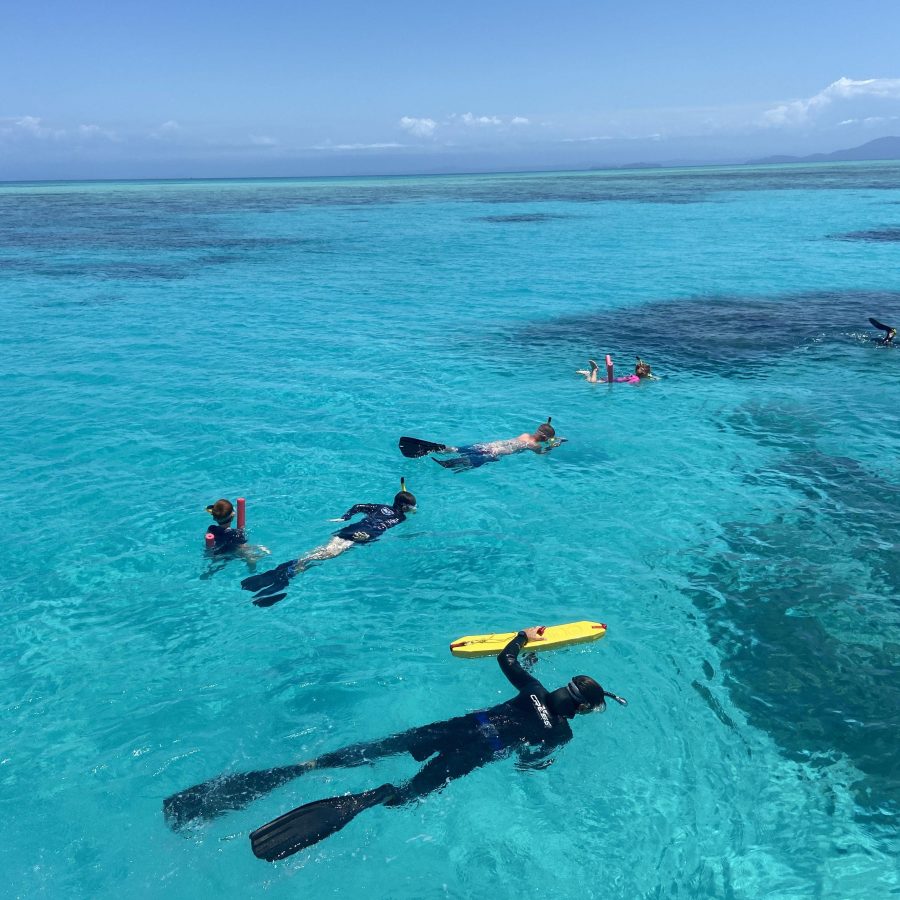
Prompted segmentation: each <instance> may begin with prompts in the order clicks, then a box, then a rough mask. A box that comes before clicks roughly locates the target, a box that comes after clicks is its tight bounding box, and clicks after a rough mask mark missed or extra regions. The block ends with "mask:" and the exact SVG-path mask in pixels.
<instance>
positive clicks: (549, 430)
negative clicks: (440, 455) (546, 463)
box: [432, 417, 566, 472]
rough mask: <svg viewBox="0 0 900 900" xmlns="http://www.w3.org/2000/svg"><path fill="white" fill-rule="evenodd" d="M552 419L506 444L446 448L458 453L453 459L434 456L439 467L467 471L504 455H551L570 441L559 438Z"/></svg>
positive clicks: (491, 442)
mask: <svg viewBox="0 0 900 900" xmlns="http://www.w3.org/2000/svg"><path fill="white" fill-rule="evenodd" d="M551 419H552V417H551V418H548V419H547V421H546V422H544V423H542V424H541V425H538V427H537V428H536V429H535V431H534V432H533V433H531V434H529V433H527V432H526V433H525V434H520V435H519V436H518V437H514V438H507V439H506V440H502V441H490V442H488V443H486V444H471V445H470V446H468V447H445V448H444V451H443V452H446V453H458V454H459V455H458V456H454V457H451V458H450V459H437V458H435V457H432V459H434V461H435V462H436V463H438V465H441V466H443V467H444V468H445V469H452V470H453V471H455V472H461V471H464V470H466V469H477V468H478V467H479V466H483V465H484V464H485V463H489V462H496V461H497V460H498V459H500V457H502V456H510V455H511V454H513V453H522V452H524V451H525V450H531V452H532V453H539V454H542V453H549V452H550V451H551V450H553V449H554V448H556V447H559V446H560V445H561V444H564V443H565V442H566V438H558V437H557V436H556V429H554V427H553V426H552V425H551V424H550V422H551Z"/></svg>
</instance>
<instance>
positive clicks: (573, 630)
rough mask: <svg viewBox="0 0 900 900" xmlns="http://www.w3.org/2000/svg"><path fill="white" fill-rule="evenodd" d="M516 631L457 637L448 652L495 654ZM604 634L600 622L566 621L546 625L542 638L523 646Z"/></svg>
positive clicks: (552, 646)
mask: <svg viewBox="0 0 900 900" xmlns="http://www.w3.org/2000/svg"><path fill="white" fill-rule="evenodd" d="M516 634H517V632H515V631H507V632H504V633H503V634H476V635H471V636H469V637H461V638H457V639H456V640H455V641H453V642H452V643H451V644H450V652H451V653H452V654H453V655H454V656H463V657H467V658H469V659H471V658H473V657H476V656H497V654H498V653H500V651H501V650H502V649H503V648H504V647H505V646H506V645H507V644H508V643H509V642H510V641H511V640H512V639H513V638H514V637H515V636H516ZM604 634H606V626H605V625H604V624H603V623H602V622H569V623H568V625H549V626H548V627H547V629H546V630H545V631H544V634H543V637H544V640H542V641H529V642H528V643H527V644H526V645H525V646H524V647H523V648H522V649H524V650H558V649H559V648H560V647H569V646H571V645H572V644H585V643H587V642H588V641H596V640H598V639H599V638H602V637H603V635H604Z"/></svg>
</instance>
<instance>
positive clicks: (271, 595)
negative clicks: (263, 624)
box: [241, 559, 296, 606]
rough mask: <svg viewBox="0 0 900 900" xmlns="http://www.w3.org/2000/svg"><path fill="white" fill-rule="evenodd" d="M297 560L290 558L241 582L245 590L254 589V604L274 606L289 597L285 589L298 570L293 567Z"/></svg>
mask: <svg viewBox="0 0 900 900" xmlns="http://www.w3.org/2000/svg"><path fill="white" fill-rule="evenodd" d="M295 565H296V560H293V559H289V560H288V561H287V562H283V563H282V564H281V565H280V566H276V567H275V568H274V569H269V571H268V572H260V573H259V574H257V575H249V576H248V577H247V578H245V579H244V580H243V581H242V582H241V587H242V588H243V589H244V590H245V591H253V592H254V594H253V604H254V606H274V605H275V604H276V603H278V602H279V601H280V600H284V598H285V597H287V591H286V590H284V589H285V588H286V587H287V586H288V583H289V582H290V580H291V578H293V577H294V575H295V574H296V572H295V571H294V570H293V567H295Z"/></svg>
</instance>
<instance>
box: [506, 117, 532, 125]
mask: <svg viewBox="0 0 900 900" xmlns="http://www.w3.org/2000/svg"><path fill="white" fill-rule="evenodd" d="M509 124H510V125H530V124H531V123H530V122H529V121H528V119H526V118H525V117H524V116H513V117H512V119H510V122H509Z"/></svg>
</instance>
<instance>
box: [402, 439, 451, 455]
mask: <svg viewBox="0 0 900 900" xmlns="http://www.w3.org/2000/svg"><path fill="white" fill-rule="evenodd" d="M399 446H400V452H401V453H402V454H403V455H404V456H406V457H408V458H409V459H418V458H419V457H420V456H428V454H429V453H447V452H448V451H450V452H452V450H451V448H450V447H447V446H446V444H434V443H432V442H431V441H422V440H419V438H414V437H402V438H400V444H399Z"/></svg>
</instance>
